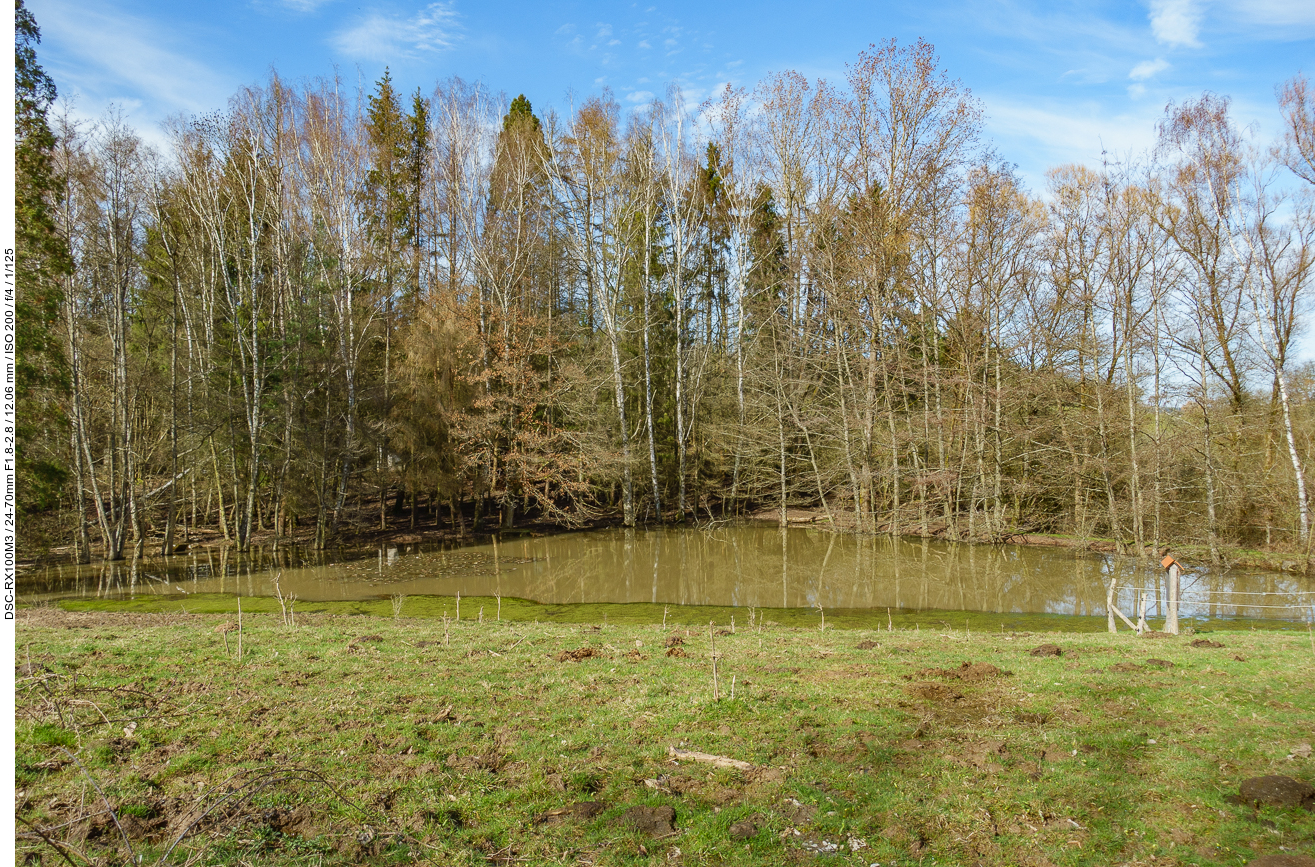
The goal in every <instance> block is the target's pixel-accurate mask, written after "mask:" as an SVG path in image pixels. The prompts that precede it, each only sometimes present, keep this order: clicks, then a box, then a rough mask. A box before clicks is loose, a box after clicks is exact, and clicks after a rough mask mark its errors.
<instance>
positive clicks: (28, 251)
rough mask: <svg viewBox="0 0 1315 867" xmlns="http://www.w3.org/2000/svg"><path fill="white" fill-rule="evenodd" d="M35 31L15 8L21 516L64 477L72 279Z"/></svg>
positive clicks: (51, 94)
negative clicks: (64, 328)
mask: <svg viewBox="0 0 1315 867" xmlns="http://www.w3.org/2000/svg"><path fill="white" fill-rule="evenodd" d="M40 41H41V31H40V29H39V28H38V27H37V22H36V19H35V18H34V17H33V16H32V13H31V12H29V11H28V10H27V8H26V7H25V6H24V5H23V0H16V2H15V5H14V222H15V234H16V241H17V251H16V252H17V275H16V276H17V291H16V294H15V302H14V306H15V311H16V315H17V335H16V336H17V346H16V352H17V365H16V369H15V377H14V378H15V385H16V390H17V404H18V405H17V413H18V430H17V432H16V434H17V449H18V454H17V474H18V479H17V483H18V491H17V494H18V502H19V504H20V506H21V507H22V508H23V510H24V511H26V512H36V511H43V510H46V509H50V508H53V507H54V506H55V505H57V501H58V498H59V494H60V492H61V490H62V488H63V485H64V482H65V480H66V479H67V476H68V473H67V471H66V470H65V468H64V466H63V460H62V457H61V456H62V453H63V452H64V445H63V437H62V436H61V435H60V434H59V430H60V429H61V428H62V427H63V424H64V414H63V412H62V410H61V406H60V404H61V399H62V397H63V396H64V395H65V394H66V393H67V391H68V375H67V365H66V363H65V359H64V352H63V349H62V346H61V344H60V341H59V338H58V337H57V330H56V324H57V321H58V318H59V311H60V304H61V303H62V300H63V294H62V292H61V285H60V283H61V279H62V278H63V277H64V276H65V275H67V274H69V273H71V272H72V269H73V262H72V258H71V257H70V255H69V251H68V245H67V243H66V242H65V240H64V238H62V237H61V236H60V234H59V232H58V231H57V230H56V228H55V222H54V219H53V218H52V216H51V205H52V204H53V203H55V202H56V201H57V197H58V196H59V193H60V183H59V178H58V177H57V174H56V172H55V168H54V164H53V162H52V157H51V155H52V152H53V150H54V147H55V136H54V134H53V133H52V132H51V131H50V125H49V123H48V122H47V117H46V114H47V111H48V110H49V108H50V104H51V103H52V102H53V101H54V99H55V83H54V82H53V81H51V79H50V76H48V75H46V73H45V71H44V70H43V69H42V68H41V66H40V64H38V63H37V58H36V45H37V43H38V42H40Z"/></svg>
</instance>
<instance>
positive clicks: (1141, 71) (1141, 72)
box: [1128, 57, 1169, 81]
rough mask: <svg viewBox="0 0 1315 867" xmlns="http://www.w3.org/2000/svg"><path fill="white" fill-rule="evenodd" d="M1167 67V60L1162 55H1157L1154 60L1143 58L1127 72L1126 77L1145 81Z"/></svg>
mask: <svg viewBox="0 0 1315 867" xmlns="http://www.w3.org/2000/svg"><path fill="white" fill-rule="evenodd" d="M1168 68H1169V62H1168V61H1167V60H1165V59H1164V58H1163V57H1157V58H1155V59H1154V60H1143V61H1142V62H1141V63H1138V64H1137V65H1136V66H1134V67H1133V68H1132V69H1131V70H1130V71H1129V72H1128V77H1129V78H1131V79H1132V80H1133V81H1145V80H1146V79H1148V78H1154V77H1155V76H1156V75H1159V74H1160V73H1161V72H1164V71H1165V70H1166V69H1168Z"/></svg>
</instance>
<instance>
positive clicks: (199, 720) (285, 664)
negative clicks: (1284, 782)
mask: <svg viewBox="0 0 1315 867" xmlns="http://www.w3.org/2000/svg"><path fill="white" fill-rule="evenodd" d="M407 602H409V600H407V601H404V603H403V608H402V611H401V614H402V616H400V617H398V618H392V617H369V616H344V615H335V614H326V613H321V614H311V613H309V612H306V611H303V612H301V613H300V614H299V615H298V618H297V621H296V625H295V626H293V625H291V624H290V622H287V621H285V618H284V617H283V616H282V614H281V613H260V614H255V613H252V612H251V611H250V610H249V609H247V610H245V611H244V613H243V618H242V622H241V627H240V630H239V626H238V623H237V619H236V617H233V616H229V615H207V614H198V613H196V612H195V611H191V612H189V613H183V612H182V611H181V610H178V611H175V612H172V613H166V614H146V613H137V612H128V611H124V612H113V613H111V612H69V611H63V610H59V609H55V608H39V609H27V610H24V611H22V612H21V613H20V622H19V628H18V658H19V661H20V668H19V672H18V677H17V681H16V684H15V696H16V705H17V713H16V724H17V737H18V752H17V756H16V758H17V780H16V782H17V786H18V790H19V791H18V796H17V802H16V811H17V815H18V817H19V819H20V822H19V836H18V839H17V841H16V844H17V846H18V849H19V857H20V859H22V858H28V859H30V860H29V863H46V864H55V863H68V862H70V861H71V862H72V863H75V864H83V863H103V864H108V863H123V862H124V861H125V860H127V859H129V858H133V857H134V856H138V857H140V860H141V863H156V862H163V863H172V864H184V863H188V864H215V865H218V864H225V865H237V864H249V865H264V864H271V865H283V864H289V865H290V864H308V865H309V864H361V863H366V864H411V863H432V864H444V865H447V864H470V865H475V864H480V865H483V864H598V865H604V864H607V865H610V864H718V863H720V864H746V865H748V864H798V863H803V864H810V863H816V864H819V865H825V864H864V865H871V864H881V865H891V864H897V865H913V864H920V865H929V864H939V865H978V864H980V865H1020V864H1021V865H1088V864H1143V865H1151V864H1154V865H1157V867H1159V865H1186V864H1194V865H1224V864H1228V865H1237V864H1242V863H1245V862H1246V861H1247V860H1249V859H1251V858H1252V857H1254V856H1256V855H1259V854H1263V853H1283V852H1285V851H1286V852H1289V853H1296V852H1310V851H1311V850H1312V849H1315V813H1312V812H1310V811H1308V810H1306V809H1303V808H1302V807H1300V806H1292V807H1276V806H1261V807H1259V808H1257V807H1255V806H1251V805H1246V804H1243V803H1239V802H1238V800H1239V799H1238V798H1237V795H1238V793H1239V786H1240V785H1241V783H1242V781H1243V780H1244V779H1247V778H1250V777H1255V776H1259V775H1264V774H1282V775H1287V776H1291V777H1293V778H1294V779H1296V780H1297V781H1299V782H1303V781H1304V782H1305V783H1310V782H1315V759H1312V758H1311V757H1310V755H1311V752H1310V747H1309V744H1310V743H1311V742H1312V741H1315V691H1313V690H1312V689H1311V688H1310V684H1311V680H1312V678H1311V675H1312V671H1315V640H1312V638H1311V637H1310V635H1309V634H1308V633H1307V632H1306V631H1304V630H1302V631H1299V632H1298V631H1296V630H1289V631H1286V632H1252V631H1250V630H1246V631H1233V632H1211V633H1208V634H1205V633H1201V634H1197V635H1195V636H1184V637H1180V638H1155V639H1148V638H1141V639H1138V638H1134V637H1132V636H1130V635H1129V634H1128V633H1126V632H1125V633H1122V634H1120V635H1116V636H1111V635H1108V634H1102V633H1090V634H1077V633H1064V632H1049V633H1031V634H1027V633H1018V632H1013V633H1011V632H1005V633H1001V632H999V631H990V630H981V631H978V630H976V629H974V630H971V631H969V630H966V629H963V628H958V627H952V626H948V625H943V626H940V627H938V628H933V627H932V626H930V625H928V624H922V623H919V624H917V625H916V626H915V628H913V629H903V628H900V625H899V624H897V623H896V622H895V621H894V620H893V619H892V622H891V627H892V628H889V629H846V630H835V629H826V630H822V629H821V628H819V627H820V622H819V623H818V624H817V625H815V626H810V627H809V628H802V627H788V626H784V625H780V624H776V623H772V622H769V620H770V619H769V618H767V617H764V616H758V615H757V612H755V617H754V621H753V623H752V624H750V623H747V622H745V620H744V619H743V617H741V618H739V619H738V621H737V624H736V628H735V631H734V632H733V633H732V632H731V631H730V629H729V625H728V624H719V625H718V626H717V627H715V628H714V629H712V630H709V628H708V627H707V626H706V625H703V626H699V625H693V624H689V625H683V624H682V625H678V624H676V623H675V622H672V621H669V622H668V623H667V624H666V625H665V626H663V625H662V624H660V623H651V624H638V623H634V624H632V623H618V622H616V618H612V619H611V620H609V622H608V623H607V624H606V625H604V624H602V623H595V624H573V623H543V622H540V623H534V622H532V621H520V622H508V621H506V620H504V621H497V620H495V619H493V617H492V612H491V611H489V610H488V607H487V605H488V604H487V603H484V604H485V616H484V619H483V622H479V620H478V619H475V618H472V616H471V615H472V614H473V613H474V612H469V611H466V612H463V619H462V620H461V621H460V622H457V621H455V620H453V619H452V618H448V619H447V620H446V621H445V620H443V619H434V618H428V619H420V618H411V617H408V616H407V615H406V611H405V604H406V603H407ZM673 613H674V612H673ZM819 621H820V617H819ZM239 641H240V647H241V650H240V652H241V658H240V659H239V658H238V653H239ZM714 659H715V661H716V680H715V681H714V675H713V662H714ZM673 750H679V751H686V752H685V753H677V754H675V755H673ZM690 753H703V754H706V755H705V756H703V757H700V756H694V755H690ZM710 760H711V761H710ZM727 760H730V761H727Z"/></svg>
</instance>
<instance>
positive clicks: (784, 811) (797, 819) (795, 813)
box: [781, 798, 817, 825]
mask: <svg viewBox="0 0 1315 867" xmlns="http://www.w3.org/2000/svg"><path fill="white" fill-rule="evenodd" d="M816 812H817V807H814V806H813V805H812V804H804V803H801V802H800V801H796V800H795V799H794V798H786V799H785V800H784V801H782V802H781V815H782V816H784V817H785V819H786V821H787V822H789V823H790V824H792V825H807V824H808V823H809V822H811V821H813V815H814V814H815V813H816Z"/></svg>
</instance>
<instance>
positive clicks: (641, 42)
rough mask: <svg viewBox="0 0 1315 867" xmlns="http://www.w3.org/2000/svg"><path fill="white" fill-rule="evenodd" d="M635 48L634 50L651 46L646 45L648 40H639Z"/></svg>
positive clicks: (650, 46)
mask: <svg viewBox="0 0 1315 867" xmlns="http://www.w3.org/2000/svg"><path fill="white" fill-rule="evenodd" d="M635 47H636V48H652V47H653V46H652V45H649V44H648V40H647V39H641V40H640V41H639V44H638V45H636V46H635Z"/></svg>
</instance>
